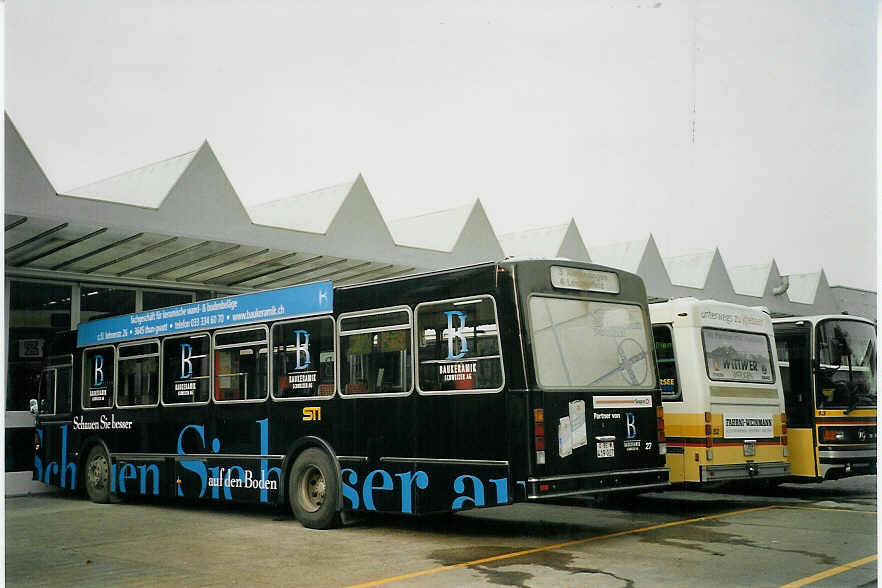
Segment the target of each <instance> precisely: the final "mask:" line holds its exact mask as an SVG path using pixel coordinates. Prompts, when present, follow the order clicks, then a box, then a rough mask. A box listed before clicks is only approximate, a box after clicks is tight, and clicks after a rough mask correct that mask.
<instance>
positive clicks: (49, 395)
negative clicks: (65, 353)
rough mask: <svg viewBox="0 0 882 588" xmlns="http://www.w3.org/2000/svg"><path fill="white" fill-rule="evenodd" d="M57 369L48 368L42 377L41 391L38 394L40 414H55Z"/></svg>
mask: <svg viewBox="0 0 882 588" xmlns="http://www.w3.org/2000/svg"><path fill="white" fill-rule="evenodd" d="M57 373H58V372H57V370H56V368H46V369H44V370H43V373H42V374H41V375H40V389H39V391H38V392H37V406H38V408H39V412H40V414H43V415H53V414H55V394H56V380H57Z"/></svg>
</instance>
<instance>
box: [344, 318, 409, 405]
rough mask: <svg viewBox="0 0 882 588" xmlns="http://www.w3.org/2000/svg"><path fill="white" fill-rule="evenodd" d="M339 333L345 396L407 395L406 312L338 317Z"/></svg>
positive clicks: (407, 326) (407, 334)
mask: <svg viewBox="0 0 882 588" xmlns="http://www.w3.org/2000/svg"><path fill="white" fill-rule="evenodd" d="M339 332H340V386H341V392H342V393H343V394H344V395H357V394H409V393H410V391H411V390H412V389H413V365H412V362H413V351H412V349H411V313H410V309H409V308H404V309H400V310H399V309H390V310H377V311H372V312H371V313H360V314H357V315H340V323H339Z"/></svg>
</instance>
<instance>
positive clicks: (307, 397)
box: [31, 260, 668, 528]
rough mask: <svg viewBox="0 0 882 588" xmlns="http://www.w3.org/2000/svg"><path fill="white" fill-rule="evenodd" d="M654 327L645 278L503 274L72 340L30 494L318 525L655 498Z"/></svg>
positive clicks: (123, 327)
mask: <svg viewBox="0 0 882 588" xmlns="http://www.w3.org/2000/svg"><path fill="white" fill-rule="evenodd" d="M648 316H649V314H648V311H647V303H646V293H645V290H644V286H643V282H642V281H641V279H640V278H639V277H638V276H636V275H633V274H629V273H627V272H622V271H619V270H613V269H610V268H605V267H600V266H595V265H590V264H584V263H578V262H571V261H567V260H522V261H515V260H511V261H504V262H499V263H485V264H480V265H474V266H469V267H464V268H458V269H451V270H445V271H437V272H433V273H426V274H422V275H414V276H408V277H404V278H397V279H388V280H382V281H377V282H372V283H365V284H360V285H355V286H347V287H338V288H334V287H333V286H332V284H331V283H330V282H319V283H313V284H306V285H301V286H292V287H289V288H282V289H278V290H270V291H266V292H257V293H252V294H242V295H238V296H231V297H227V298H219V299H215V300H209V301H202V302H195V303H192V304H185V305H181V306H176V307H169V308H165V309H160V310H155V311H145V312H140V313H135V314H131V315H124V316H119V317H111V318H107V319H101V320H97V321H91V322H88V323H81V324H80V325H79V328H78V329H77V331H76V332H73V333H71V334H70V335H69V336H67V337H66V338H62V339H60V340H59V341H56V342H55V343H54V344H53V349H52V351H51V358H50V359H49V361H48V363H47V365H46V367H45V369H44V371H43V376H42V379H41V385H40V388H39V392H38V397H37V398H36V399H34V400H32V402H31V404H32V410H33V411H34V412H35V413H36V415H37V416H36V421H37V424H36V427H37V429H36V437H35V443H36V459H35V468H34V479H36V480H40V481H42V482H44V483H47V484H51V485H55V486H60V487H61V488H66V489H68V490H77V489H81V488H84V489H85V491H86V493H87V494H88V496H89V497H90V498H91V499H92V500H94V501H97V502H107V501H109V500H110V497H111V495H112V494H115V495H120V496H127V495H149V496H161V497H168V498H174V497H179V498H184V499H194V500H208V501H228V500H232V501H253V502H261V503H275V504H280V505H281V504H285V503H288V504H289V505H290V507H291V509H292V511H293V513H294V515H295V516H296V518H297V519H298V520H299V521H300V522H301V523H302V524H303V525H305V526H307V527H313V528H327V527H331V526H334V525H335V524H337V523H338V522H339V521H340V512H341V511H350V510H352V511H357V510H366V511H381V512H398V513H413V514H417V513H433V512H449V511H457V510H461V509H468V508H476V507H487V506H496V505H502V504H510V503H513V502H519V501H524V500H537V499H542V498H546V497H554V496H564V495H575V494H587V493H601V492H608V491H613V490H625V489H627V490H631V491H634V490H642V489H651V488H656V487H660V486H664V485H666V484H667V483H668V470H666V469H665V455H664V453H665V444H664V420H663V413H662V408H661V402H660V397H659V391H658V389H657V387H656V382H657V378H656V373H655V357H654V350H653V346H652V339H651V336H650V333H651V331H650V328H649V319H648Z"/></svg>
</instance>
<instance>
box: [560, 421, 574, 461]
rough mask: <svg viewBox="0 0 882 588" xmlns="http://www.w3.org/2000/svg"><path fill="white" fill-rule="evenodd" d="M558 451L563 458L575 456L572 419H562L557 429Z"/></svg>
mask: <svg viewBox="0 0 882 588" xmlns="http://www.w3.org/2000/svg"><path fill="white" fill-rule="evenodd" d="M557 450H558V452H559V453H560V456H561V457H568V456H570V455H572V454H573V433H572V430H571V429H570V417H563V418H562V419H560V424H559V425H558V427H557Z"/></svg>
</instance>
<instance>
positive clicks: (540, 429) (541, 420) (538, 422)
mask: <svg viewBox="0 0 882 588" xmlns="http://www.w3.org/2000/svg"><path fill="white" fill-rule="evenodd" d="M533 445H534V446H535V449H536V463H537V464H544V463H545V410H544V409H541V408H535V409H533ZM540 453H541V454H542V461H539V454H540Z"/></svg>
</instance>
